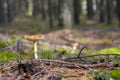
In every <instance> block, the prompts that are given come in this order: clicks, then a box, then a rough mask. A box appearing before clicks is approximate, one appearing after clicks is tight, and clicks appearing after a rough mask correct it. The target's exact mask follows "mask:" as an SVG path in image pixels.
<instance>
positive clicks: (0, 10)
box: [0, 0, 6, 24]
mask: <svg viewBox="0 0 120 80" xmlns="http://www.w3.org/2000/svg"><path fill="white" fill-rule="evenodd" d="M5 22H6V19H5V8H4V0H0V24H5Z"/></svg>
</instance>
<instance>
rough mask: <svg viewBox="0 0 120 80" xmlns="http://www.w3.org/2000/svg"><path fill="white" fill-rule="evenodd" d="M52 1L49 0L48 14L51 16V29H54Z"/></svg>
mask: <svg viewBox="0 0 120 80" xmlns="http://www.w3.org/2000/svg"><path fill="white" fill-rule="evenodd" d="M52 5H53V4H52V1H51V0H48V16H49V26H50V28H51V29H53V14H52V11H53V8H52Z"/></svg>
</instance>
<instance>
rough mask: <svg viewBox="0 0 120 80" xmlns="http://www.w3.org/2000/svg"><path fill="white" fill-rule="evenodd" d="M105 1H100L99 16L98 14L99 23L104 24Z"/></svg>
mask: <svg viewBox="0 0 120 80" xmlns="http://www.w3.org/2000/svg"><path fill="white" fill-rule="evenodd" d="M105 13H106V12H105V0H100V14H99V19H100V20H99V21H100V22H105Z"/></svg>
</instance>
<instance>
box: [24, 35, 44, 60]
mask: <svg viewBox="0 0 120 80" xmlns="http://www.w3.org/2000/svg"><path fill="white" fill-rule="evenodd" d="M24 38H25V39H27V40H29V41H33V43H34V56H35V59H38V55H37V51H38V50H37V43H38V41H39V40H40V39H43V38H44V35H42V34H37V35H24Z"/></svg>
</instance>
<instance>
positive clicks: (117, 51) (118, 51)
mask: <svg viewBox="0 0 120 80" xmlns="http://www.w3.org/2000/svg"><path fill="white" fill-rule="evenodd" d="M100 52H101V53H103V54H108V53H109V54H120V49H119V48H108V49H103V50H101V51H100Z"/></svg>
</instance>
